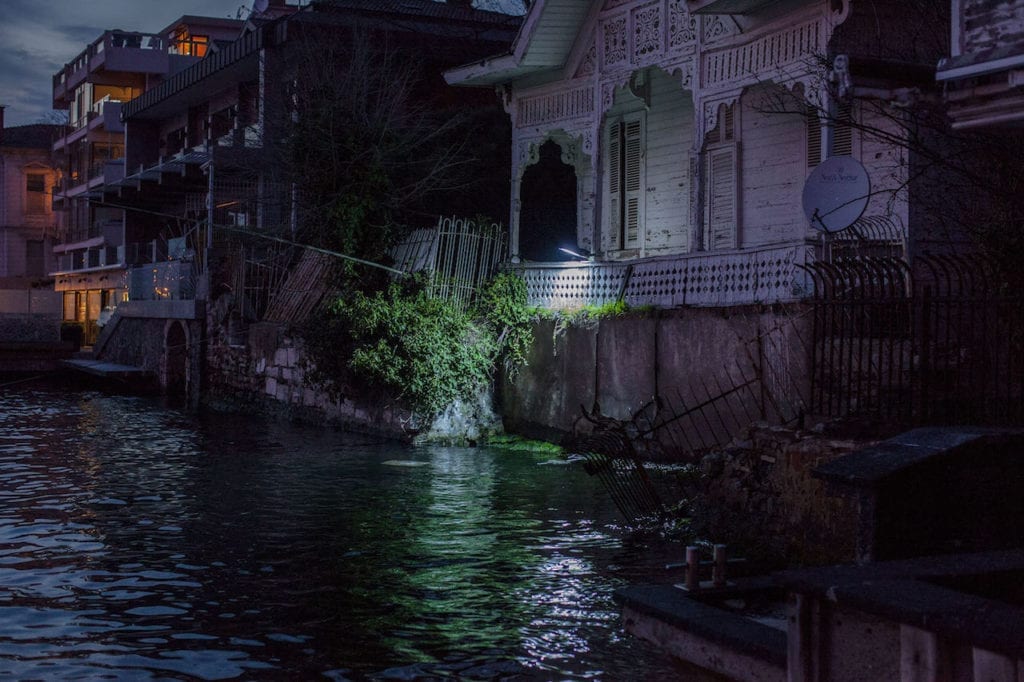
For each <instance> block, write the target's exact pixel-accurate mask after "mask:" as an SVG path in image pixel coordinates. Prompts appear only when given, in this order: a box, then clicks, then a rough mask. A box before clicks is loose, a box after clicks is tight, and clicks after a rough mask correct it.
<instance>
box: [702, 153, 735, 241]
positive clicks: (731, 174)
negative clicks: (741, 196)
mask: <svg viewBox="0 0 1024 682" xmlns="http://www.w3.org/2000/svg"><path fill="white" fill-rule="evenodd" d="M736 152H737V149H736V145H728V146H724V147H718V148H715V149H710V150H708V152H707V159H708V161H707V164H708V172H707V188H708V189H707V223H706V225H707V230H706V233H705V239H704V243H705V245H706V247H707V248H708V249H711V250H713V249H731V248H735V247H736V217H737V216H736V213H737V212H736V157H737V153H736Z"/></svg>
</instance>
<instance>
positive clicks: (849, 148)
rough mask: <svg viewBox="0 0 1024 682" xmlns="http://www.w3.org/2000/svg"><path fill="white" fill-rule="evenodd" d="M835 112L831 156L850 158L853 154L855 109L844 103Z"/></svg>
mask: <svg viewBox="0 0 1024 682" xmlns="http://www.w3.org/2000/svg"><path fill="white" fill-rule="evenodd" d="M835 112H836V113H835V119H834V121H833V123H832V125H833V133H832V154H831V156H849V155H850V154H852V153H853V109H852V107H851V106H850V103H849V102H842V103H840V104H838V105H837V106H836V110H835Z"/></svg>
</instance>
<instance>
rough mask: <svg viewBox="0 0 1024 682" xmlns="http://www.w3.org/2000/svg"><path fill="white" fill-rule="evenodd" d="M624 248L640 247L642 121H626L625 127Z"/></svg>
mask: <svg viewBox="0 0 1024 682" xmlns="http://www.w3.org/2000/svg"><path fill="white" fill-rule="evenodd" d="M622 148H623V174H624V176H625V177H624V178H623V189H624V193H623V200H624V201H625V210H624V211H623V219H624V221H625V226H624V229H623V248H627V249H631V248H636V247H638V246H639V245H640V221H641V219H642V217H641V208H642V203H643V198H644V197H643V178H642V175H643V125H642V124H641V121H640V119H634V120H631V121H626V122H625V124H624V125H623V136H622Z"/></svg>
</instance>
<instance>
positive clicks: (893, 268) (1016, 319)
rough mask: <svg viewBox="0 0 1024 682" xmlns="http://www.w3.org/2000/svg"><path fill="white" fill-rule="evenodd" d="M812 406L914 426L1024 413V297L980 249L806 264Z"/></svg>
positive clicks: (1003, 420) (1012, 418)
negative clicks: (909, 259)
mask: <svg viewBox="0 0 1024 682" xmlns="http://www.w3.org/2000/svg"><path fill="white" fill-rule="evenodd" d="M805 267H806V269H807V271H808V272H809V273H811V275H812V277H813V280H814V284H815V299H814V313H813V339H814V340H813V348H812V356H811V409H812V410H813V411H814V412H815V413H817V414H821V415H824V416H827V417H843V416H849V415H870V416H873V417H876V418H879V419H885V420H892V421H895V422H899V423H901V424H904V425H915V424H931V423H963V422H972V423H979V424H1008V423H1019V422H1020V421H1021V419H1022V418H1024V360H1022V357H1024V298H1022V297H1021V296H1020V295H1019V293H1016V292H1014V291H1012V290H1011V289H1010V288H1009V287H1008V286H1007V285H1006V284H1005V283H1004V282H1005V278H1004V277H1003V276H1002V274H1001V273H1000V272H999V270H998V268H997V267H996V266H995V265H994V264H993V263H991V262H990V261H988V260H986V259H984V258H982V257H980V256H976V255H933V256H918V257H917V258H915V260H914V262H913V266H912V267H911V266H910V265H909V264H907V263H906V262H904V261H902V260H898V259H886V258H859V259H851V260H847V261H838V262H835V263H823V262H818V263H814V264H810V265H807V266H805Z"/></svg>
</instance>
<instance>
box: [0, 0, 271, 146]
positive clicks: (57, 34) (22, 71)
mask: <svg viewBox="0 0 1024 682" xmlns="http://www.w3.org/2000/svg"><path fill="white" fill-rule="evenodd" d="M243 4H245V5H247V6H248V5H251V0H250V1H249V2H246V3H243V2H242V1H241V0H171V1H170V2H168V1H166V0H103V1H102V2H83V1H82V0H49V1H48V2H39V0H0V45H3V46H4V47H3V50H0V104H4V105H7V110H6V112H5V122H6V125H8V126H12V125H24V124H27V123H36V122H38V121H39V120H41V119H42V118H43V117H44V116H46V115H47V113H48V112H49V111H50V109H51V108H52V105H53V92H52V87H53V80H52V79H53V74H54V73H56V72H57V70H58V69H60V68H61V67H62V66H63V65H64V64H65V63H67V62H69V61H71V60H72V59H74V58H75V57H76V56H78V54H79V53H81V52H82V50H84V49H85V47H86V46H87V45H88V44H89V43H91V42H92V41H93V40H95V39H96V38H99V37H100V35H102V34H103V32H104V31H106V30H108V29H113V28H119V29H123V30H126V31H143V32H152V33H155V32H157V31H160V30H162V29H164V28H165V27H167V26H168V25H169V24H170V23H171V22H173V21H174V20H175V19H177V18H178V17H180V16H182V15H185V14H193V15H197V16H211V17H232V18H234V17H235V16H236V14H237V11H238V9H239V8H240V7H242V6H243Z"/></svg>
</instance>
